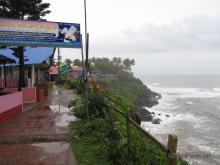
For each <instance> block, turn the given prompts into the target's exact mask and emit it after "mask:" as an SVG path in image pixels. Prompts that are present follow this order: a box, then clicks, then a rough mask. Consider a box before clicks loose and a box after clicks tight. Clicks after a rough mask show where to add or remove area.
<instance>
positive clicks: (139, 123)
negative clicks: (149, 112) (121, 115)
mask: <svg viewBox="0 0 220 165" xmlns="http://www.w3.org/2000/svg"><path fill="white" fill-rule="evenodd" d="M127 115H128V116H129V117H130V118H131V119H132V120H133V121H135V122H136V123H137V124H138V125H141V119H140V118H139V116H138V115H137V113H135V112H134V111H129V112H128V114H127Z"/></svg>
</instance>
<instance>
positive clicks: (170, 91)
mask: <svg viewBox="0 0 220 165" xmlns="http://www.w3.org/2000/svg"><path fill="white" fill-rule="evenodd" d="M149 88H150V89H151V90H153V91H155V92H158V93H161V94H162V98H163V97H164V96H165V97H166V96H167V95H168V96H169V97H170V99H175V98H215V97H220V88H213V89H212V90H209V89H205V88H176V87H160V86H154V85H153V84H152V85H149Z"/></svg>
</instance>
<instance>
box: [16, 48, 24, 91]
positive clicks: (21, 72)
mask: <svg viewBox="0 0 220 165" xmlns="http://www.w3.org/2000/svg"><path fill="white" fill-rule="evenodd" d="M17 49H18V53H19V54H18V55H19V82H18V91H21V88H23V87H26V84H25V77H24V73H25V69H24V47H21V46H19V47H18V48H17Z"/></svg>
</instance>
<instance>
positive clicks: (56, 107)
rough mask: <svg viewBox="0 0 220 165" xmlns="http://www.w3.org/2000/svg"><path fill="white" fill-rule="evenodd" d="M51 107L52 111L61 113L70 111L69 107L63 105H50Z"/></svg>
mask: <svg viewBox="0 0 220 165" xmlns="http://www.w3.org/2000/svg"><path fill="white" fill-rule="evenodd" d="M50 109H51V111H52V112H60V113H68V112H69V111H70V110H69V108H67V107H65V106H63V105H50Z"/></svg>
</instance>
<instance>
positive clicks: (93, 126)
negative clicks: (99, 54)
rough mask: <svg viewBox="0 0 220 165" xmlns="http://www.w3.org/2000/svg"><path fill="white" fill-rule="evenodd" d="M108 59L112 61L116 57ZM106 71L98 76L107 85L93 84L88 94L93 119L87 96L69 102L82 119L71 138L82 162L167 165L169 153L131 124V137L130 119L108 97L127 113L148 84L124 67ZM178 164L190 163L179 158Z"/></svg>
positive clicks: (92, 164) (84, 164)
mask: <svg viewBox="0 0 220 165" xmlns="http://www.w3.org/2000/svg"><path fill="white" fill-rule="evenodd" d="M99 60H100V59H99ZM108 61H109V63H111V61H112V60H108ZM115 64H116V63H115ZM115 64H114V65H115ZM93 67H94V65H93ZM95 72H96V70H95ZM105 72H106V74H107V75H108V76H107V75H105V76H103V75H102V76H97V82H98V84H101V86H102V87H104V90H103V88H102V87H100V88H99V87H98V86H96V87H95V86H93V85H91V84H89V87H88V94H87V98H88V100H87V103H88V110H89V111H88V113H89V119H87V111H86V110H85V97H84V96H83V95H81V96H80V97H78V98H77V99H75V100H72V101H71V102H70V103H69V107H70V108H71V109H72V111H73V114H74V115H75V116H76V117H77V118H79V120H78V121H75V122H72V123H71V130H72V135H71V138H70V144H71V146H72V148H73V151H74V154H75V156H76V159H77V163H78V164H79V165H81V164H82V165H103V164H107V165H108V164H128V165H133V164H146V165H154V164H156V165H163V164H166V162H167V153H165V152H163V151H162V150H161V149H160V148H159V147H158V146H157V145H156V144H155V143H154V142H153V141H152V140H150V139H149V138H147V137H146V136H144V135H143V134H142V132H140V131H139V130H138V129H136V127H134V126H133V125H131V124H130V136H128V132H127V130H128V127H127V120H126V118H124V117H123V116H121V115H120V114H119V113H117V112H116V111H115V110H114V109H113V107H112V105H113V104H114V105H116V104H117V103H116V102H114V101H112V100H110V99H109V97H107V96H106V95H108V96H110V97H111V98H113V99H114V100H118V106H119V108H120V110H121V111H122V112H123V113H124V114H126V113H127V112H128V111H129V109H128V108H129V107H132V106H133V104H134V102H135V101H136V100H137V98H138V96H139V95H140V94H141V93H142V92H143V91H144V90H146V86H144V84H143V83H142V82H141V81H140V80H139V79H137V78H135V77H134V76H133V75H132V73H131V72H127V71H122V68H121V70H120V71H118V74H114V75H112V74H111V73H112V72H111V71H110V72H111V73H109V72H107V71H105ZM105 72H102V73H101V74H103V73H105ZM99 73H100V72H99ZM105 89H108V90H105ZM100 90H101V91H104V92H100ZM128 137H130V138H128ZM128 139H130V140H128ZM178 164H182V165H184V164H187V163H186V162H183V161H178Z"/></svg>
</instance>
